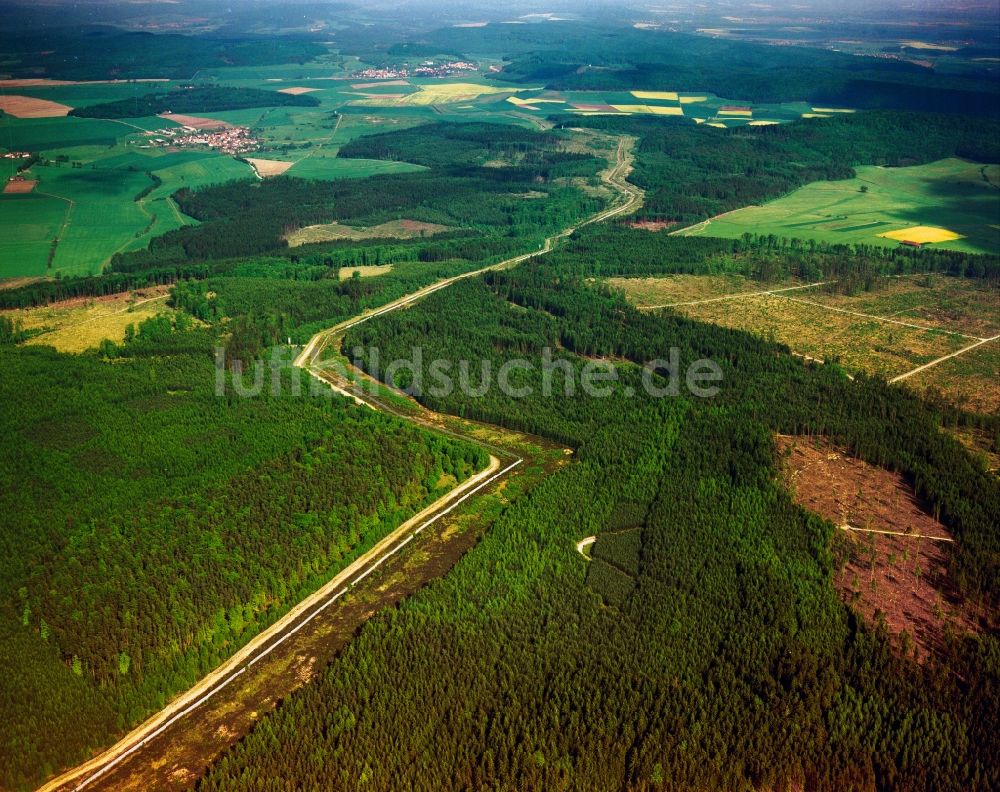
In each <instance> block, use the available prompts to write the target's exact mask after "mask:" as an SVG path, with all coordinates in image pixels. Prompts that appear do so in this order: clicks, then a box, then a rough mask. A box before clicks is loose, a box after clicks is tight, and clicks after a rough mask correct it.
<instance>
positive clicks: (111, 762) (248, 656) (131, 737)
mask: <svg viewBox="0 0 1000 792" xmlns="http://www.w3.org/2000/svg"><path fill="white" fill-rule="evenodd" d="M630 145H631V141H630V139H629V138H625V137H623V138H621V139H620V140H619V145H618V149H617V152H616V162H615V164H614V165H613V166H612V167H611V168H610V169H609V170H608V171H606V172H605V173H603V174H602V179H604V180H605V181H606V182H607V183H608V184H610V185H612V186H613V187H615V188H616V189H618V190H619V191H620V192H621V193H622V194H623V195H625V200H624V201H623V202H622V203H620V204H618V205H617V206H614V207H611V208H610V209H605V210H603V211H601V212H599V213H598V214H596V215H594V216H593V217H591V218H589V219H588V220H585V221H583V222H581V223H578V224H576V225H573V226H571V227H569V228H567V229H565V230H563V231H561V232H559V233H558V234H555V235H553V236H551V237H549V238H548V239H546V240H545V242H544V244H542V245H541V246H540V247H539V249H538V250H536V251H533V252H530V253H524V254H521V255H519V256H514V257H513V258H510V259H507V260H505V261H501V262H499V263H497V264H492V265H490V266H487V267H483V268H481V269H478V270H475V271H473V272H466V273H463V274H461V275H456V276H454V277H451V278H447V279H445V280H443V281H439V282H437V283H434V284H431V285H430V286H426V287H424V288H423V289H420V290H418V291H416V292H414V293H413V294H410V295H407V296H405V297H402V298H400V299H398V300H395V301H393V302H391V303H388V304H386V305H384V306H382V307H380V308H378V309H375V310H372V311H369V312H367V313H365V314H362V315H361V316H357V317H354V318H352V319H348V320H347V321H345V322H341V323H340V324H338V325H336V326H334V327H332V328H330V329H328V330H324V331H321V332H319V333H317V334H316V335H314V336H313V337H312V338H311V339H310V340H309V342H308V343H307V344H306V346H305V347H304V348H303V349H302V351H301V352H300V353H299V355H298V356H297V357H296V358H295V361H294V365H295V366H297V367H299V368H305V369H307V370H308V369H309V367H310V366H311V365H312V363H313V362H314V360H315V357H316V355H317V353H318V351H319V350H320V349H321V348H322V344H323V342H325V341H326V340H327V339H329V338H330V337H331V336H335V335H337V334H338V333H343V332H344V331H346V330H348V329H350V328H351V327H354V326H355V325H358V324H360V323H362V322H366V321H368V320H369V319H372V318H374V317H376V316H381V315H382V314H385V313H389V312H390V311H394V310H398V309H399V308H402V307H404V306H407V305H410V304H412V303H414V302H416V301H418V300H420V299H423V298H424V297H426V296H427V295H429V294H433V293H434V292H436V291H438V290H440V289H443V288H446V287H448V286H450V285H451V284H452V283H455V282H456V281H459V280H463V279H465V278H471V277H475V276H477V275H480V274H482V273H484V272H487V271H489V270H496V269H505V268H508V267H513V266H516V265H517V264H519V263H521V262H523V261H527V260H528V259H531V258H534V257H535V256H539V255H543V254H544V253H547V252H548V251H550V250H551V249H552V248H553V246H554V244H555V242H556V241H557V240H559V239H561V238H563V237H566V236H569V235H570V234H572V233H573V231H575V230H576V229H577V228H580V227H582V226H584V225H587V224H589V223H594V222H600V221H602V220H607V219H609V218H611V217H615V216H617V215H619V214H623V213H625V212H629V211H632V210H633V209H634V208H636V207H637V205H638V203H639V202H640V201H641V199H642V195H643V193H642V191H641V190H640V189H639V188H637V187H634V186H632V185H630V184H628V183H627V182H626V181H625V179H626V177H627V174H628V171H629V169H630V167H631V157H630V154H629V147H630ZM310 373H311V372H310ZM343 392H344V394H345V395H347V396H350V397H351V398H354V399H355V400H357V397H356V396H355V395H354V394H350V393H347V392H346V391H343ZM368 406H373V405H368ZM521 462H522V460H521V459H516V460H515V461H513V462H511V463H510V464H508V465H507V466H506V467H504V468H503V469H501V470H498V468H499V467H500V460H499V459H497V457H495V456H493V455H492V454H490V464H489V466H488V467H487V468H486V469H485V470H483V471H480V472H479V473H477V474H476V475H475V476H472V477H471V478H469V479H467V480H466V481H464V482H463V483H462V484H461V485H459V486H458V487H456V488H455V489H453V490H452V491H451V492H449V493H448V494H447V495H445V496H444V497H443V498H440V499H439V500H437V501H436V502H435V503H433V504H431V505H430V506H428V507H427V508H425V509H424V510H423V511H421V512H420V513H419V514H416V515H414V516H413V517H411V518H410V519H409V520H407V521H406V522H405V523H403V524H402V525H400V526H399V527H398V528H397V529H396V530H395V531H393V532H392V533H391V534H389V535H388V536H386V537H385V538H383V539H382V540H381V541H380V542H378V544H376V545H375V546H374V547H373V548H372V549H371V550H369V551H368V552H367V553H365V554H364V555H362V556H361V557H359V558H358V559H357V560H356V561H354V562H353V563H352V564H351V565H350V566H348V567H347V568H345V569H344V570H343V571H341V572H340V573H338V574H337V575H336V576H335V577H334V578H333V579H332V580H330V581H329V582H328V583H326V584H325V585H324V586H323V587H322V588H320V589H319V590H317V591H316V592H314V593H313V594H311V595H310V596H308V597H306V598H305V599H304V600H302V601H301V602H299V603H298V604H297V605H295V606H294V607H293V608H292V609H291V610H290V611H289V612H288V613H287V614H285V616H283V617H282V618H281V619H280V620H279V621H277V622H275V624H273V625H272V626H271V627H269V628H267V629H266V630H264V631H263V632H261V633H260V634H259V635H257V636H256V637H255V638H253V639H252V640H251V641H250V642H249V643H248V644H247V645H246V646H244V647H243V648H242V649H240V650H239V651H237V652H236V653H235V654H234V655H233V656H232V657H230V658H229V660H227V661H226V662H224V663H223V664H222V665H220V666H219V667H218V668H216V669H215V670H214V671H212V672H210V673H209V674H207V675H206V676H205V677H203V678H202V679H201V680H200V681H199V682H198V683H197V684H195V685H194V686H193V687H192V688H190V689H189V690H187V691H186V692H184V693H182V694H180V695H179V696H177V698H175V699H174V700H173V701H171V702H170V703H169V704H168V705H167V706H166V707H164V708H163V709H162V710H160V711H159V712H158V713H156V714H155V715H153V716H152V717H150V718H149V719H148V720H146V721H145V722H143V723H142V724H140V725H139V726H137V727H136V728H135V729H133V730H132V731H131V732H129V733H128V734H127V735H126V736H125V737H123V738H122V739H121V740H119V741H118V742H117V743H116V744H115V745H113V746H111V747H110V748H108V749H107V750H105V751H103V752H102V753H100V754H98V755H97V756H95V757H94V758H92V759H90V760H88V761H87V762H85V763H83V764H81V765H78V766H77V767H75V768H73V769H71V770H69V771H67V772H65V773H63V774H62V775H60V776H58V777H57V778H54V779H52V780H51V781H48V782H47V783H45V784H44V785H43V786H41V787H39V791H38V792H57V790H58V791H59V792H68V791H69V790H72V792H78V790H83V789H86V788H87V787H88V786H89V785H90V784H92V783H93V782H95V781H97V780H98V779H100V778H101V777H102V776H104V775H105V774H107V773H108V772H110V771H111V770H113V769H114V768H115V767H117V766H118V765H119V764H121V763H122V762H123V761H125V760H126V759H128V758H129V757H130V756H131V755H132V754H134V753H136V752H137V751H139V750H141V749H142V748H143V747H144V746H145V745H146V744H147V743H148V742H150V741H151V740H153V739H154V738H155V737H157V736H158V735H160V734H162V733H163V732H164V731H165V730H166V729H168V728H169V727H170V726H171V725H173V724H174V723H175V722H177V721H178V720H180V719H181V718H183V717H185V716H187V715H188V714H190V713H192V712H193V711H194V710H196V709H197V708H198V707H200V706H201V705H202V704H204V703H205V702H206V701H208V700H209V699H211V698H212V697H213V696H215V695H216V694H217V693H219V692H220V691H222V690H223V689H225V687H226V686H227V685H229V684H230V683H231V682H232V681H233V680H235V679H237V678H238V677H239V676H241V675H242V674H243V673H245V672H246V671H247V670H248V669H249V668H250V667H251V666H252V665H254V664H255V663H257V662H258V661H259V660H261V659H263V658H264V657H266V656H267V655H269V654H270V653H271V652H272V651H273V650H274V649H275V648H277V647H278V646H279V645H280V644H281V643H283V642H284V641H285V640H287V639H288V638H290V637H291V636H292V635H294V634H295V633H297V632H298V631H299V630H301V629H302V628H303V627H305V626H306V625H307V624H308V623H309V622H310V621H312V619H313V618H314V617H315V616H317V615H318V614H319V613H320V612H321V611H322V610H324V609H326V608H327V607H329V606H330V605H332V604H333V603H334V602H336V601H337V600H338V599H339V598H340V597H341V596H343V595H344V594H346V593H347V592H348V591H349V590H350V589H351V588H353V587H354V586H355V585H356V584H358V583H360V582H361V581H362V580H363V579H364V578H366V577H367V576H368V575H370V574H371V573H372V572H374V571H375V570H376V569H377V568H378V567H379V566H381V564H382V563H383V562H385V561H386V560H388V559H389V558H390V557H391V556H392V555H394V554H396V553H397V552H399V551H400V550H402V549H403V547H405V546H406V545H407V544H409V543H410V542H411V541H412V540H413V539H414V537H416V536H417V535H418V534H419V533H420V532H421V531H423V530H424V529H425V528H427V527H428V526H430V525H431V524H433V523H434V522H436V521H437V520H438V519H440V518H441V517H443V516H444V515H446V514H448V513H449V512H451V511H452V510H453V509H455V508H456V507H457V506H459V505H460V504H461V503H463V502H464V501H465V500H467V499H468V498H470V497H472V496H473V495H474V494H475V493H477V492H478V491H480V490H481V489H483V488H485V487H486V486H488V485H489V484H490V483H492V482H493V481H495V480H496V479H497V478H499V477H501V476H503V475H505V474H506V473H508V472H509V471H511V470H512V469H514V468H515V467H516V466H517V465H519V464H521ZM404 536H405V538H402V537H404ZM361 570H364V571H361Z"/></svg>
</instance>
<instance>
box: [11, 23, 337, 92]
mask: <svg viewBox="0 0 1000 792" xmlns="http://www.w3.org/2000/svg"><path fill="white" fill-rule="evenodd" d="M0 44H2V47H3V51H4V52H9V53H15V54H16V55H17V58H18V60H17V61H16V62H13V63H11V64H9V67H8V68H6V69H5V71H7V72H8V73H10V74H11V76H12V77H26V78H33V77H38V76H39V74H42V75H44V76H45V77H48V78H55V79H60V80H135V79H148V78H168V79H172V80H187V79H191V78H192V77H194V76H195V74H197V73H198V71H199V70H201V69H211V68H217V67H220V66H263V65H266V64H276V63H305V62H307V61H309V60H311V59H313V58H315V57H316V56H318V55H322V54H323V53H324V52H326V48H325V47H323V46H321V45H319V44H317V43H316V42H313V41H307V40H303V39H301V38H296V37H292V36H283V37H273V36H269V37H261V36H247V35H239V36H230V37H223V36H182V35H176V34H171V33H160V34H154V33H146V32H130V31H123V30H119V29H116V28H111V27H103V26H102V27H98V26H89V25H84V26H83V27H81V28H75V29H73V28H69V27H55V28H53V29H50V30H47V31H39V30H30V31H17V32H14V33H9V32H5V33H4V34H3V38H2V42H0Z"/></svg>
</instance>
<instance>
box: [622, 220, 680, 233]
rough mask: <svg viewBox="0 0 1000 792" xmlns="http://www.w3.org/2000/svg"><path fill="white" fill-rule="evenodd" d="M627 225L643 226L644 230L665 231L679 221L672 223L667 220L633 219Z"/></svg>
mask: <svg viewBox="0 0 1000 792" xmlns="http://www.w3.org/2000/svg"><path fill="white" fill-rule="evenodd" d="M625 225H627V226H628V227H629V228H641V229H642V230H644V231H663V230H665V229H667V228H671V227H673V226H675V225H677V223H672V222H669V221H667V220H633V221H632V222H630V223H626V224H625Z"/></svg>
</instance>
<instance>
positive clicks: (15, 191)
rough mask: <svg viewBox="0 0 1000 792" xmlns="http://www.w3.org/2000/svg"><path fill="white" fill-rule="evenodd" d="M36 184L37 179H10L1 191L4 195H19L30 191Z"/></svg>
mask: <svg viewBox="0 0 1000 792" xmlns="http://www.w3.org/2000/svg"><path fill="white" fill-rule="evenodd" d="M37 184H38V181H37V180H33V179H11V180H10V181H9V182H7V183H6V184H5V185H4V187H3V191H4V193H5V194H6V195H21V194H23V193H30V192H31V191H32V190H34V189H35V185H37Z"/></svg>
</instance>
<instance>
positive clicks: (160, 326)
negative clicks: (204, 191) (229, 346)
mask: <svg viewBox="0 0 1000 792" xmlns="http://www.w3.org/2000/svg"><path fill="white" fill-rule="evenodd" d="M183 316H184V315H183V314H181V315H180V317H179V319H178V320H177V321H176V322H174V321H171V320H170V319H169V318H166V319H150V320H147V321H146V322H143V323H142V324H140V325H139V326H138V328H137V329H136V331H134V332H132V333H130V334H128V335H127V337H126V342H125V344H124V345H121V346H116V345H114V344H111V345H110V347H109V346H108V345H107V344H106V345H104V346H103V347H102V350H101V355H103V356H104V357H109V356H110V357H113V358H114V359H115V362H114V364H113V365H111V364H109V363H107V362H103V361H102V360H101V359H100V356H99V355H97V354H87V355H82V356H72V355H61V354H58V353H56V352H54V351H53V350H51V349H48V348H25V349H11V348H10V347H9V346H7V347H0V358H2V364H3V367H4V371H5V372H6V374H5V376H4V377H3V380H2V387H0V390H2V391H3V393H2V397H3V401H4V403H6V404H8V405H13V406H12V407H10V408H8V409H7V410H5V411H3V413H2V421H3V434H4V436H5V437H6V438H8V442H6V443H4V446H3V453H2V455H0V478H2V480H3V485H2V486H0V492H2V495H0V511H2V513H3V514H4V515H5V521H6V524H7V527H8V530H6V531H5V532H4V535H3V542H4V553H3V558H4V561H3V569H2V570H0V581H2V583H0V586H2V591H0V599H2V601H3V603H4V604H3V607H2V609H0V631H2V632H3V635H4V641H3V642H2V645H3V650H2V652H3V658H4V667H5V668H6V669H8V672H9V673H8V674H6V675H5V677H4V679H5V681H4V683H3V684H2V686H0V687H2V691H0V709H2V718H0V721H2V722H3V723H4V724H6V726H5V728H4V729H3V730H0V734H2V739H3V743H2V746H0V777H2V778H4V780H5V783H10V784H12V785H13V786H15V787H18V788H20V787H21V786H23V785H27V784H28V783H29V782H32V781H37V780H38V778H39V777H40V776H39V774H42V775H44V774H46V773H47V772H50V771H52V770H54V769H56V768H58V767H60V766H62V765H64V764H65V763H67V762H73V761H77V760H79V759H81V758H82V757H83V756H84V755H85V753H86V752H87V751H88V750H89V749H91V748H93V747H95V746H96V745H99V744H100V743H101V742H103V741H105V740H107V739H108V738H109V737H110V736H112V735H113V734H114V733H116V732H117V731H118V730H120V729H121V728H123V727H125V726H128V725H130V724H133V723H135V722H136V721H138V720H141V719H142V718H143V717H144V716H145V715H147V714H148V713H149V712H151V711H153V710H155V709H157V708H159V707H160V706H162V705H163V704H164V703H165V701H166V700H167V699H168V698H169V696H170V695H171V694H172V693H173V692H175V691H178V690H181V689H184V688H186V687H188V686H190V685H191V684H193V683H194V682H195V681H196V680H197V679H198V678H200V677H201V676H202V675H203V674H204V673H206V672H207V671H209V670H210V669H211V668H213V667H215V666H216V665H217V664H218V663H219V662H220V661H221V660H222V659H224V658H226V657H228V656H229V655H230V654H231V653H232V651H233V650H234V649H235V648H236V647H238V646H239V645H241V644H242V643H244V642H245V641H246V640H248V639H249V638H250V637H252V636H253V635H255V634H256V633H257V632H259V631H260V629H262V628H263V627H265V626H267V625H268V624H270V623H271V622H273V621H274V620H275V619H276V618H277V617H278V616H280V615H281V614H282V613H283V612H284V611H285V610H286V609H287V608H288V607H289V606H291V605H293V604H295V603H296V602H298V601H299V600H300V599H301V598H302V597H303V596H304V595H305V594H306V593H308V592H310V591H312V590H314V589H315V588H316V587H317V586H318V585H319V584H320V583H321V582H322V581H323V580H325V579H327V578H328V577H329V576H330V575H331V574H332V573H333V572H334V571H335V570H337V569H338V568H340V567H342V566H343V565H345V564H346V563H347V562H348V561H349V560H350V559H351V558H353V557H354V556H355V555H356V554H358V553H359V552H361V551H363V550H365V549H367V548H368V547H369V546H371V545H372V544H373V543H374V542H375V541H377V540H378V539H379V538H380V537H381V536H382V535H384V534H385V533H386V532H387V531H388V530H391V529H392V528H394V527H395V526H396V525H398V524H399V523H400V522H401V521H402V520H403V519H405V517H406V516H408V515H410V514H412V513H413V512H415V511H416V510H418V509H419V508H421V507H422V506H423V505H425V504H426V503H427V502H429V501H430V500H433V499H434V498H436V497H438V496H440V494H441V493H442V491H443V490H442V489H441V487H442V486H446V484H445V485H443V484H442V482H447V481H454V480H456V479H462V478H464V477H466V476H468V475H469V474H470V473H471V472H473V471H474V470H476V469H478V468H480V467H482V466H483V465H484V464H485V461H486V460H485V455H484V453H483V452H482V451H481V450H480V449H478V448H474V447H472V446H469V445H465V444H462V443H460V442H457V441H453V440H450V439H443V438H441V437H437V436H432V435H430V434H428V433H426V432H424V431H422V430H419V429H416V428H414V427H411V426H409V425H407V424H403V423H401V422H399V421H397V420H396V419H393V418H390V417H388V416H385V415H382V414H378V413H375V412H373V411H370V410H365V411H360V410H357V409H355V408H353V406H350V405H348V404H347V402H345V401H344V400H342V399H339V398H338V397H333V396H329V395H327V396H323V395H319V396H310V395H309V390H308V386H307V385H305V384H303V385H302V391H303V393H302V395H301V396H296V395H295V392H294V391H293V389H292V387H291V383H290V382H289V381H287V380H288V378H289V377H290V376H291V373H290V372H289V371H288V370H287V369H283V368H278V369H275V370H272V371H268V372H266V374H265V378H264V381H265V382H266V384H265V387H264V388H263V392H262V393H261V394H260V395H259V396H257V397H255V398H240V396H239V393H240V391H239V389H238V386H239V383H243V388H244V389H246V388H250V387H252V382H253V374H252V372H250V371H249V370H248V371H247V373H246V374H244V375H239V374H225V375H224V376H225V377H226V378H227V384H226V388H225V395H224V396H222V397H220V396H218V395H216V394H215V387H216V385H215V383H216V380H217V377H219V376H223V375H222V374H220V373H218V372H216V371H214V369H213V363H212V345H213V343H215V342H214V336H215V334H214V332H213V331H211V330H210V329H209V330H197V329H192V328H190V327H189V326H188V325H189V321H182V320H183ZM178 325H179V326H178ZM283 359H284V361H285V362H284V365H285V366H287V363H288V361H290V359H291V357H290V354H289V355H287V356H285V358H283ZM262 373H264V372H262ZM272 377H279V378H284V379H285V380H286V381H285V383H284V385H283V387H282V388H281V390H280V392H279V393H277V394H272V393H270V391H269V389H270V381H271V378H272ZM234 379H237V380H238V381H237V382H235V383H234V381H233V380H234ZM24 392H30V393H31V394H32V399H31V400H25V399H23V398H20V397H19V396H18V394H20V393H24ZM195 570H196V574H192V572H193V571H195Z"/></svg>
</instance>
